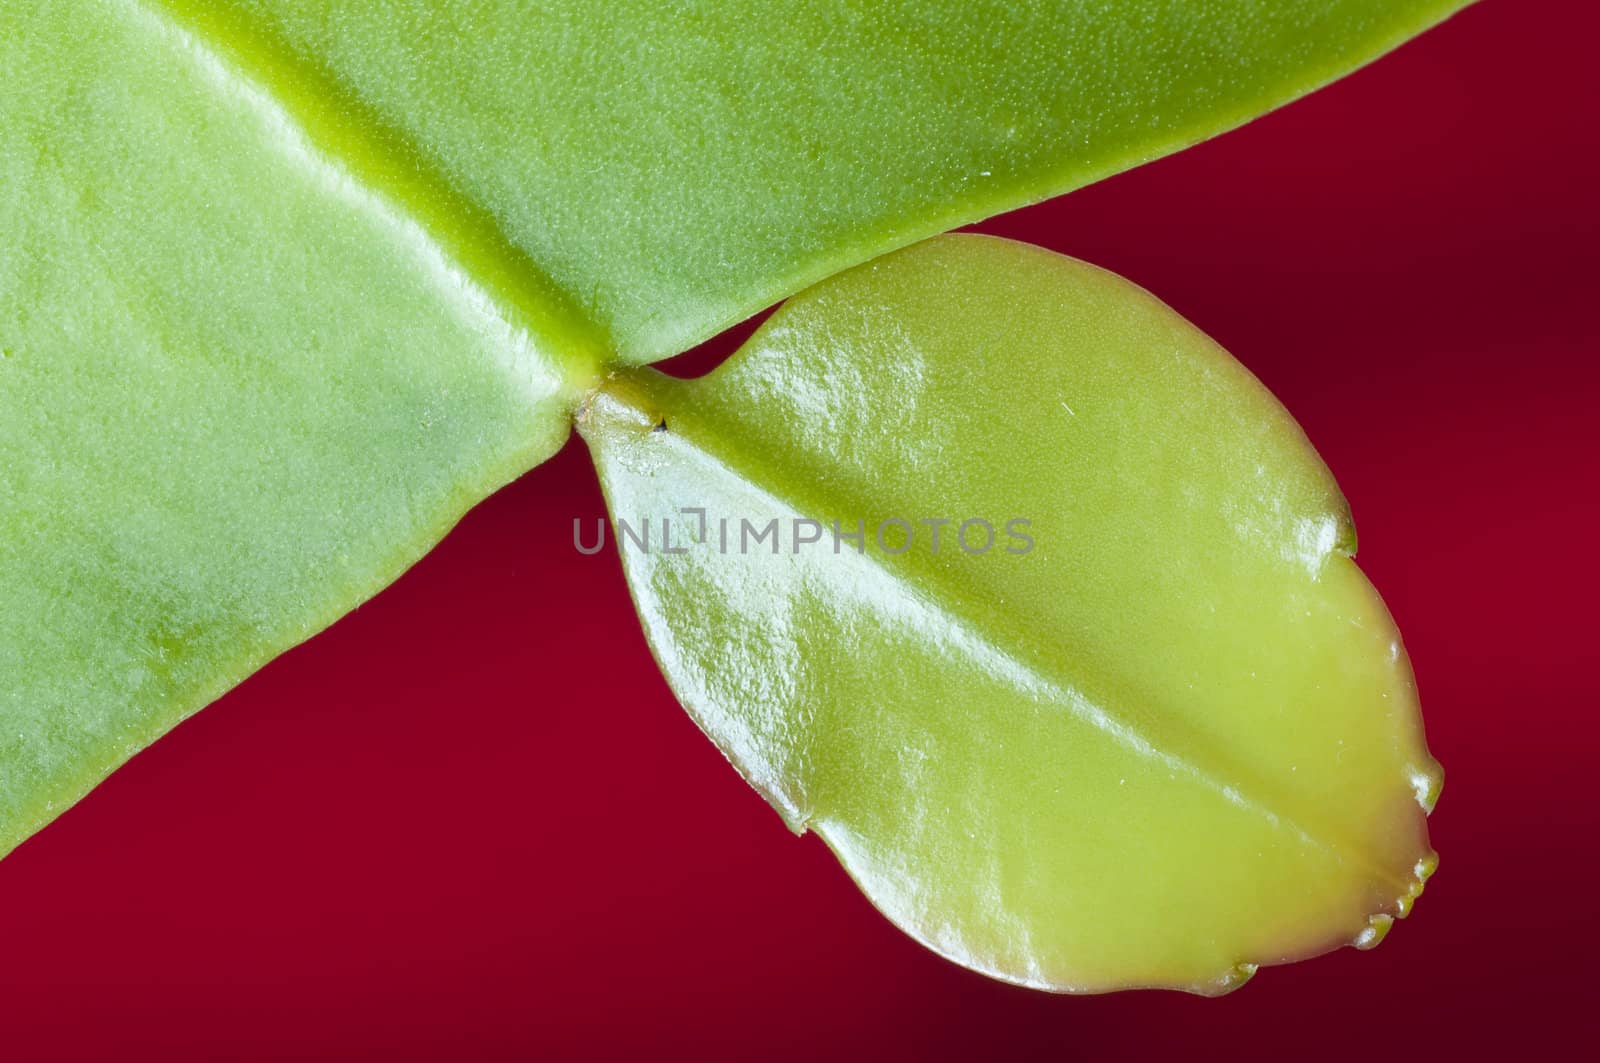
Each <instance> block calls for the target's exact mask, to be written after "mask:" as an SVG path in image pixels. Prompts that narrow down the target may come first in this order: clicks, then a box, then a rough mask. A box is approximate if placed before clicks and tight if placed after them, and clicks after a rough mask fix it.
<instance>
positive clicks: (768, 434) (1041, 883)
mask: <svg viewBox="0 0 1600 1063" xmlns="http://www.w3.org/2000/svg"><path fill="white" fill-rule="evenodd" d="M579 430H580V431H581V432H582V433H583V434H584V436H585V438H586V439H587V441H588V442H589V445H590V447H591V449H592V450H593V451H594V454H595V457H596V460H597V463H598V466H599V468H600V472H601V478H602V482H603V483H604V485H605V489H606V493H607V497H608V500H609V503H610V506H611V508H612V511H613V513H614V514H615V515H616V517H617V518H619V519H621V520H625V521H627V522H629V523H630V526H631V527H632V528H633V529H635V533H637V529H639V528H640V527H641V526H642V525H643V523H644V522H647V521H648V522H649V523H650V524H651V525H652V527H653V532H654V539H653V542H652V546H653V549H652V550H651V551H648V552H646V551H642V550H640V549H638V548H637V545H636V544H634V543H633V540H627V545H622V546H621V547H620V548H621V550H622V553H623V557H624V562H625V567H626V569H627V574H628V581H629V585H630V587H631V589H632V591H633V593H634V595H635V598H636V601H637V604H638V607H639V613H640V616H641V617H642V619H643V621H644V625H645V629H646V632H647V635H648V637H649V638H650V641H651V644H652V646H653V648H654V651H655V653H656V656H657V659H658V660H659V661H660V663H661V666H662V668H663V670H664V671H665V672H666V674H667V676H668V678H669V680H670V681H671V683H672V686H673V688H674V690H675V691H676V692H677V694H678V696H679V697H680V699H681V700H682V701H683V702H684V704H685V705H686V706H687V707H688V708H689V710H690V712H691V713H693V714H694V716H695V718H696V719H697V720H698V721H699V723H700V725H701V726H702V727H703V728H704V729H705V730H706V731H707V733H708V734H709V735H710V736H711V737H712V738H713V739H714V740H715V741H716V742H717V743H718V745H720V746H721V748H722V749H723V750H724V752H726V753H727V754H728V756H729V757H730V759H731V760H732V761H733V762H734V764H735V765H736V766H737V767H738V768H739V769H740V771H741V772H742V773H743V774H744V775H745V776H746V778H748V779H749V780H750V782H751V783H752V784H754V785H755V786H756V787H757V788H758V789H759V790H761V791H762V792H763V793H764V794H765V795H766V796H767V797H768V799H769V800H771V801H772V802H773V804H774V805H776V806H777V807H778V809H779V810H780V811H781V812H782V813H783V815H784V817H785V819H786V820H787V821H788V822H789V823H790V824H791V826H793V827H795V828H797V829H799V828H809V829H812V830H815V831H817V832H818V833H820V834H821V835H822V837H823V838H824V839H826V840H827V842H828V843H829V844H830V845H831V846H832V847H833V848H834V849H835V850H836V851H837V853H838V855H839V857H840V859H841V860H842V861H843V862H844V864H845V865H846V867H847V868H848V869H849V870H850V872H851V873H852V874H853V875H854V876H855V877H856V878H857V880H858V881H859V882H860V883H861V885H862V887H863V888H864V889H865V890H866V892H867V893H868V894H869V895H870V896H871V897H872V899H873V901H874V902H875V903H876V904H878V906H879V907H881V908H882V909H883V910H884V911H885V912H886V913H887V914H888V915H889V916H890V917H891V918H892V919H894V920H895V921H896V922H897V923H899V924H900V925H901V926H902V927H904V928H905V929H906V930H908V931H909V932H911V933H912V934H914V935H916V936H917V937H918V938H920V939H921V940H922V941H924V942H926V943H927V944H929V945H931V946H932V947H934V948H935V949H937V950H939V951H940V952H942V953H944V954H946V955H948V956H950V957H952V958H954V959H956V960H958V961H960V962H962V963H965V964H967V965H969V966H972V967H975V968H977V969H979V970H983V971H986V972H989V973H991V974H995V975H998V976H1000V977H1003V978H1008V979H1011V980H1014V981H1018V982H1023V983H1026V984H1029V985H1036V986H1043V987H1049V988H1056V989H1073V990H1098V989H1108V988H1118V987H1124V986H1136V985H1164V986H1178V987H1183V988H1188V989H1193V990H1196V991H1214V990H1218V989H1223V988H1227V987H1230V986H1231V985H1233V984H1236V983H1237V981H1238V980H1239V978H1240V977H1241V976H1242V974H1244V973H1247V972H1248V971H1249V970H1250V969H1252V967H1253V966H1254V965H1257V964H1262V963H1271V962H1278V961H1282V960H1285V959H1289V958H1295V957H1299V956H1304V955H1308V954H1310V953H1314V952H1318V951H1321V950H1323V949H1325V948H1329V947H1332V946H1333V945H1336V944H1340V943H1350V942H1356V943H1368V942H1371V941H1374V940H1376V938H1377V937H1378V936H1379V935H1380V934H1381V932H1382V930H1383V929H1385V928H1386V927H1387V925H1388V921H1389V919H1391V918H1392V917H1393V916H1394V915H1399V914H1404V912H1405V910H1406V908H1407V907H1408V906H1409V904H1410V901H1411V899H1412V898H1413V897H1414V896H1415V895H1416V894H1417V892H1419V891H1420V889H1421V884H1422V879H1423V878H1424V877H1426V874H1427V873H1428V871H1429V870H1430V869H1431V866H1432V854H1431V852H1430V851H1429V849H1428V844H1427V831H1426V822H1425V815H1426V813H1425V809H1426V808H1427V807H1431V803H1432V801H1433V799H1434V796H1435V794H1436V792H1437V788H1438V783H1439V774H1438V768H1437V765H1436V764H1435V763H1434V761H1433V760H1432V758H1431V757H1430V756H1429V755H1428V752H1427V749H1426V747H1425V745H1424V743H1423V739H1422V732H1421V721H1420V717H1419V715H1418V710H1417V705H1416V693H1415V688H1414V685H1413V682H1412V678H1411V672H1410V667H1409V665H1408V663H1407V660H1406V657H1405V653H1404V650H1403V649H1402V647H1401V644H1400V638H1399V634H1398V632H1397V631H1396V630H1395V627H1394V625H1393V623H1392V621H1391V620H1390V618H1389V616H1388V614H1387V612H1386V611H1385V609H1384V607H1383V603H1382V602H1381V601H1380V600H1379V598H1378V596H1377V595H1376V593H1375V592H1374V591H1373V589H1372V587H1371V586H1370V585H1369V584H1368V582H1367V581H1366V579H1365V578H1364V577H1363V576H1362V574H1361V572H1360V570H1359V569H1357V567H1356V566H1355V564H1354V562H1353V561H1351V560H1350V559H1349V556H1348V555H1349V553H1350V552H1351V551H1352V550H1353V548H1354V545H1353V544H1354V532H1353V530H1352V528H1351V526H1350V522H1349V516H1348V513H1347V511H1346V507H1345V504H1344V500H1343V498H1342V497H1341V495H1340V493H1339V491H1338V489H1337V487H1336V485H1335V484H1334V482H1333V480H1332V478H1331V477H1330V475H1329V473H1328V471H1327V469H1326V468H1325V467H1324V466H1323V464H1322V462H1321V461H1320V460H1319V459H1318V457H1317V455H1316V452H1315V451H1314V450H1313V449H1312V448H1311V446H1310V445H1309V444H1308V443H1307V441H1306V439H1305V437H1304V436H1303V434H1302V433H1301V432H1300V430H1299V428H1298V426H1296V424H1295V423H1294V421H1293V420H1292V419H1291V418H1290V417H1289V415H1288V414H1287V413H1286V412H1285V411H1284V410H1283V409H1282V408H1281V407H1280V406H1279V405H1278V404H1277V402H1276V401H1275V400H1273V398H1272V397H1271V396H1270V395H1269V394H1268V393H1267V392H1266V391H1265V389H1263V388H1262V387H1261V386H1260V384H1259V383H1257V381H1256V380H1255V379H1254V378H1253V377H1252V376H1250V374H1249V373H1248V372H1247V371H1246V370H1245V369H1244V368H1243V367H1241V366H1240V365H1239V364H1238V363H1237V362H1235V361H1234V360H1233V359H1232V358H1230V357H1229V356H1228V355H1227V354H1226V353H1225V352H1223V351H1222V350H1220V349H1219V348H1217V347H1216V346H1215V344H1213V343H1211V342H1210V341H1209V340H1208V339H1206V337H1204V336H1203V335H1201V334H1200V333H1199V332H1197V331H1196V330H1195V329H1194V328H1193V327H1192V326H1190V325H1188V324H1187V323H1186V322H1184V321H1182V320H1181V319H1179V318H1178V317H1177V316H1176V315H1174V314H1173V313H1172V312H1171V311H1170V310H1168V309H1167V308H1166V307H1164V306H1162V305H1161V304H1160V303H1159V302H1157V301H1156V300H1155V299H1153V298H1152V297H1150V296H1149V295H1148V294H1146V293H1144V292H1143V291H1141V290H1139V289H1137V288H1135V287H1134V286H1132V285H1130V284H1128V283H1127V282H1125V281H1122V280H1120V279H1118V278H1116V277H1114V276H1112V275H1110V274H1107V273H1104V272H1102V271H1100V270H1097V269H1094V268H1093V267H1090V266H1086V265H1083V264H1081V263H1078V262H1075V261H1073V260H1071V259H1067V258H1063V257H1061V256H1058V255H1054V254H1052V253H1049V252H1045V251H1041V250H1039V249H1036V248H1031V247H1028V246H1026V245H1021V244H1014V243H1009V242H1005V241H999V240H992V239H987V238H982V237H942V238H938V239H935V240H932V241H929V242H927V243H924V244H920V245H918V246H916V247H913V248H911V249H908V250H905V251H901V252H898V253H896V254H893V255H890V256H887V257H885V258H883V259H879V260H877V261H875V262H874V263H872V264H871V265H868V266H863V267H860V268H858V269H856V270H853V271H850V272H848V273H846V274H843V275H841V276H839V277H836V278H834V279H832V280H829V281H827V282H824V283H823V284H820V285H818V286H816V287H814V288H812V289H810V290H808V291H807V292H805V293H803V294H801V295H799V296H797V297H795V298H794V299H792V300H790V301H789V302H788V303H787V304H785V305H784V307H783V308H781V309H780V310H779V311H778V312H777V313H776V314H775V315H774V316H773V317H772V319H771V320H770V321H769V322H768V323H767V324H766V325H764V326H763V327H762V328H761V330H760V331H758V332H757V333H756V335H755V336H754V337H753V338H752V339H751V340H750V342H749V343H748V344H747V345H746V347H745V348H744V349H743V350H742V351H741V352H740V353H739V354H737V355H735V356H734V358H733V359H732V360H730V361H729V362H728V363H727V364H726V365H724V366H723V367H722V368H721V369H719V370H717V371H716V372H715V373H713V374H712V375H711V376H709V377H706V378H704V379H701V380H696V381H677V380H673V379H671V378H668V377H665V376H662V375H661V374H658V373H656V372H654V371H653V370H648V369H643V370H635V371H633V372H632V373H630V374H628V375H626V376H622V377H618V378H616V379H614V380H613V381H612V382H611V383H609V384H608V385H607V386H606V388H605V389H604V390H602V392H601V393H600V394H599V395H598V396H597V397H596V398H595V400H594V401H593V402H592V403H591V404H590V406H589V407H588V409H587V411H586V412H585V414H584V415H583V416H582V417H581V418H580V420H579ZM682 507H700V508H703V509H705V510H706V511H707V513H706V517H705V520H706V526H705V540H706V541H705V542H704V543H703V544H701V545H690V541H691V539H692V538H693V537H695V536H697V535H699V534H700V532H701V528H700V519H701V518H700V517H699V516H698V515H696V514H689V515H683V514H680V509H681V508H682ZM797 517H798V518H811V519H815V520H817V521H820V522H822V523H823V524H824V525H825V526H829V527H828V530H827V531H826V532H824V533H823V536H822V541H821V542H820V543H817V544H802V545H799V546H798V547H797V545H796V543H795V536H794V526H793V523H792V522H793V521H794V520H795V518H797ZM663 518H670V519H671V520H672V521H673V523H674V525H675V527H674V530H673V534H672V537H671V538H670V540H669V541H670V542H671V543H672V544H673V545H674V547H675V548H678V549H683V550H685V551H686V552H684V553H681V554H680V553H666V552H664V551H663V550H662V538H661V536H662V532H661V528H660V522H661V520H662V519H663ZM723 518H726V519H728V520H729V522H730V525H731V528H730V530H729V531H728V533H727V535H728V538H727V540H726V548H724V539H723V534H724V533H723V526H722V524H721V521H722V519H723ZM773 518H776V519H777V520H778V521H779V528H778V534H779V539H778V540H776V542H775V545H776V552H773V549H772V547H773V545H774V541H771V540H769V541H766V542H760V543H755V544H754V545H752V540H751V539H750V538H749V537H748V535H747V534H746V532H745V529H744V525H743V523H742V522H743V521H746V520H748V521H749V522H750V523H751V526H752V529H754V530H755V531H762V530H765V526H766V524H767V522H768V521H769V520H771V519H773ZM891 518H900V519H902V520H905V521H907V522H908V523H909V524H910V525H911V526H912V528H913V529H914V531H915V537H914V539H913V541H912V546H911V548H910V549H909V550H907V551H906V552H904V553H900V554H895V553H890V552H888V551H889V550H895V549H898V548H899V547H900V546H901V545H902V543H903V538H902V537H903V535H904V529H900V528H896V527H894V526H890V527H888V528H887V529H886V530H885V532H884V536H885V537H884V540H883V544H884V545H886V546H887V547H888V550H885V549H884V545H880V544H879V542H878V541H877V534H876V529H877V528H878V527H879V525H880V523H881V522H883V521H885V520H888V519H891ZM935 518H948V519H950V520H951V521H953V522H954V523H951V524H949V525H946V526H944V527H943V528H942V542H941V544H940V548H939V549H938V550H937V551H936V550H934V549H933V544H932V533H933V529H932V528H931V527H929V526H925V525H922V524H921V523H919V522H921V521H923V520H924V519H935ZM973 518H981V519H983V520H986V521H988V522H990V523H991V524H992V525H993V526H994V528H995V529H996V533H997V542H996V544H995V545H994V547H992V548H991V549H989V550H988V551H987V552H985V553H981V554H973V553H969V552H967V550H965V549H963V548H962V546H961V545H960V541H959V540H958V538H957V536H958V534H959V533H960V529H959V523H960V522H961V521H964V520H968V519H973ZM1013 518H1023V519H1027V520H1029V521H1031V525H1029V526H1027V527H1026V528H1023V527H1022V526H1018V529H1017V530H1024V531H1025V532H1026V533H1027V534H1028V535H1030V536H1031V538H1032V541H1033V543H1034V546H1033V548H1032V549H1030V550H1027V551H1026V552H1022V553H1012V552H1009V551H1008V549H1007V547H1011V548H1014V549H1017V550H1022V549H1023V546H1024V543H1023V542H1022V541H1021V540H1020V539H1018V538H1015V537H1012V536H1008V535H1007V533H1006V526H1007V522H1008V521H1010V520H1012V519H1013ZM858 520H864V521H865V526H866V529H867V541H866V544H865V552H864V553H859V552H857V551H858V548H857V547H855V546H853V545H852V544H851V543H850V542H848V541H845V540H837V547H838V548H837V550H836V548H835V547H836V540H835V539H834V536H833V531H832V528H831V526H830V525H831V522H833V521H839V522H840V530H841V531H842V532H850V531H852V530H854V529H856V528H857V521H858ZM812 533H813V529H811V528H810V527H808V526H807V527H803V528H802V530H801V532H800V535H801V537H807V538H808V537H810V536H811V534H812ZM967 541H968V545H969V546H970V547H971V548H972V549H974V550H977V549H980V548H981V547H982V546H983V545H984V543H985V542H986V541H987V535H986V533H985V532H984V530H983V528H982V526H980V525H972V526H970V527H969V528H968V529H967Z"/></svg>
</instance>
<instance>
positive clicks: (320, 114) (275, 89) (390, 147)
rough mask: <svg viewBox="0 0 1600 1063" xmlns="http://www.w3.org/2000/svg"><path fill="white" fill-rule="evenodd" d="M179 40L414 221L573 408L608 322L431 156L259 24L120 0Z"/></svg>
mask: <svg viewBox="0 0 1600 1063" xmlns="http://www.w3.org/2000/svg"><path fill="white" fill-rule="evenodd" d="M120 2H121V3H122V4H124V5H125V6H126V7H127V8H129V9H130V10H132V11H134V12H136V13H138V14H140V15H143V16H144V17H145V18H147V19H149V20H151V21H153V22H155V23H158V24H160V25H162V26H163V27H165V28H166V29H168V30H169V31H171V32H173V33H176V34H178V35H180V36H181V37H183V38H184V39H185V40H186V41H187V42H188V43H189V44H190V45H191V46H192V47H193V48H195V49H196V50H197V51H199V52H200V53H202V54H204V55H205V56H207V57H208V58H209V59H211V60H212V61H213V62H215V63H216V65H217V66H218V68H219V69H222V70H225V71H226V72H227V74H228V76H229V78H231V79H233V80H234V81H235V82H236V83H237V85H238V86H239V87H240V88H241V89H243V90H245V91H247V92H250V93H253V94H255V95H257V96H260V97H263V98H265V99H268V100H270V101H271V102H272V104H273V106H274V107H275V108H276V109H277V110H278V111H280V112H281V114H282V115H283V116H284V117H285V119H286V120H287V121H289V122H290V123H292V124H293V126H294V130H295V132H296V133H297V134H299V135H300V136H301V137H302V138H303V139H304V140H305V141H306V142H307V143H308V144H310V145H311V146H312V147H313V148H314V149H315V151H316V152H317V153H319V155H320V156H321V157H322V158H323V159H325V160H326V161H327V162H328V163H329V164H330V165H332V166H334V167H336V168H337V169H338V170H339V171H341V172H342V173H343V174H344V175H346V176H348V177H349V178H350V179H351V180H352V181H354V182H356V183H357V184H359V185H360V186H361V188H362V189H364V190H365V191H366V192H367V193H368V194H370V195H372V196H374V197H376V198H377V199H379V200H381V201H382V202H383V203H385V205H386V206H388V207H389V208H390V209H391V210H392V211H393V212H394V213H396V214H397V215H399V216H401V217H402V218H404V220H405V221H407V222H409V223H410V224H411V225H413V226H415V227H416V229H417V230H418V231H419V232H421V233H422V234H423V235H424V236H425V237H426V238H427V240H428V241H429V242H430V244H431V245H432V246H433V248H434V249H435V250H436V251H437V252H438V253H439V255H440V256H441V257H442V258H443V259H444V260H445V261H447V262H448V263H450V264H451V265H452V266H453V267H454V268H455V269H456V270H458V271H459V273H460V274H461V277H462V279H463V281H464V282H465V283H466V284H467V285H469V286H471V287H472V288H474V289H476V291H477V292H479V293H481V294H482V296H483V297H485V298H487V299H488V300H489V301H490V302H491V303H492V304H493V305H494V307H495V310H496V312H497V314H498V315H499V316H500V317H501V318H502V319H503V320H504V321H505V322H506V323H507V324H508V325H509V326H510V327H512V328H513V329H517V330H520V331H522V332H523V333H525V334H526V335H527V337H528V338H529V340H530V341H531V343H532V345H533V347H534V348H535V349H536V350H538V351H539V352H540V353H541V354H543V355H545V356H547V357H548V358H550V360H551V361H552V362H553V363H555V364H557V365H559V366H560V367H561V369H562V372H563V374H564V376H565V378H566V383H567V387H566V392H567V398H568V402H567V405H568V407H569V409H575V408H576V406H577V403H578V400H579V398H580V397H581V396H582V394H583V393H585V392H586V391H588V390H590V389H591V388H592V387H593V385H594V383H595V381H596V379H597V377H598V375H599V372H600V367H601V366H603V365H606V364H608V363H610V362H612V361H614V358H613V357H612V355H611V352H612V351H613V350H614V349H615V347H614V344H613V342H612V339H611V337H610V336H609V334H608V331H607V329H606V328H605V327H604V326H603V325H602V324H600V323H599V322H597V321H596V320H594V319H593V318H592V317H591V316H590V315H588V314H586V313H585V312H583V311H582V310H581V309H580V305H581V304H580V301H579V299H578V298H577V297H576V296H575V295H574V293H572V292H569V291H567V290H565V289H564V288H562V287H561V286H560V285H559V284H557V283H556V282H555V281H554V280H553V279H552V278H551V276H550V275H549V273H548V272H547V271H546V270H544V269H543V268H542V267H540V265H539V264H538V263H537V262H535V261H534V260H533V259H532V258H531V257H530V256H529V255H528V254H527V253H526V252H525V251H523V250H522V249H521V248H519V247H518V246H517V245H516V244H515V243H514V242H513V241H512V240H511V239H510V238H509V237H508V236H507V235H506V233H505V231H504V229H503V228H502V227H501V225H500V224H499V222H498V221H497V220H496V218H495V217H494V215H493V214H492V213H491V212H490V211H488V210H487V209H485V208H484V207H483V206H482V205H481V204H479V203H477V202H476V201H475V200H473V199H472V198H471V197H470V196H469V195H468V194H467V193H466V192H465V191H463V190H462V189H461V187H460V186H459V185H458V184H456V183H454V182H452V181H451V180H450V178H449V177H448V176H447V174H446V172H445V171H444V169H443V168H442V167H440V166H439V165H438V164H437V163H436V161H435V160H434V159H432V158H431V157H430V156H429V155H428V154H427V153H426V152H424V151H423V150H422V149H421V148H419V147H418V146H417V145H416V144H415V143H414V142H413V141H411V140H410V139H408V138H407V137H406V136H405V135H403V134H402V133H400V132H399V131H398V130H396V129H395V128H393V127H392V126H391V125H389V124H387V123H386V122H385V121H384V120H383V119H382V118H381V117H380V116H379V115H378V113H377V112H376V111H375V110H374V109H373V108H372V107H371V106H370V105H368V104H367V103H366V102H365V101H364V100H362V99H361V98H360V97H359V96H357V95H356V94H354V93H352V92H350V91H349V90H348V89H347V87H346V86H345V85H344V84H343V83H342V82H341V81H340V79H339V78H338V77H337V76H336V75H335V74H334V73H332V72H331V71H329V70H327V69H326V68H324V67H322V66H320V65H319V64H317V63H316V62H315V61H314V60H312V59H310V58H308V57H306V56H305V55H303V54H300V53H298V52H296V51H295V50H294V49H293V48H291V47H290V46H289V45H288V44H287V43H286V42H284V41H283V40H282V39H281V38H279V37H278V36H277V35H275V34H274V33H273V31H272V30H271V29H270V28H269V27H266V26H264V25H260V24H258V23H253V22H251V21H250V20H247V19H245V18H243V17H241V16H239V15H238V14H237V13H232V12H224V11H223V10H221V9H220V8H219V7H217V6H213V5H211V4H208V3H205V2H204V0H120Z"/></svg>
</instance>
